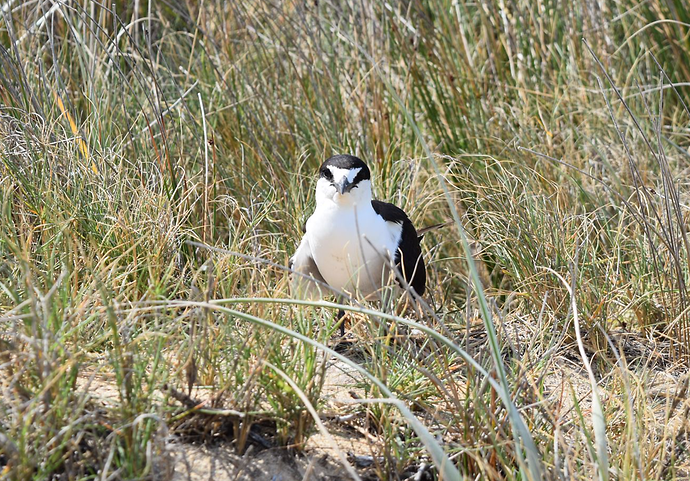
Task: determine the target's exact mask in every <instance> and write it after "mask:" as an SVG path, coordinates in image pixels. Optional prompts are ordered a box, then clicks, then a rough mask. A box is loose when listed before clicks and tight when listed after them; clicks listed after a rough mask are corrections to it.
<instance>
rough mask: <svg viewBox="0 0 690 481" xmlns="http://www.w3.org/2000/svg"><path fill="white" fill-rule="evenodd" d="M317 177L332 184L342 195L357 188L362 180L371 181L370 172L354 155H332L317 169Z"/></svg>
mask: <svg viewBox="0 0 690 481" xmlns="http://www.w3.org/2000/svg"><path fill="white" fill-rule="evenodd" d="M319 177H320V178H322V179H325V180H326V181H328V182H329V183H330V184H332V185H333V186H334V187H335V188H336V190H337V191H338V193H340V194H341V195H344V194H345V193H347V192H350V191H351V190H352V189H354V188H356V187H358V184H359V183H360V182H361V181H363V180H370V179H371V172H370V171H369V167H367V164H365V163H364V161H362V159H360V158H358V157H355V156H354V155H347V154H342V155H334V156H333V157H331V158H329V159H328V160H326V161H325V162H324V163H323V164H321V167H320V168H319Z"/></svg>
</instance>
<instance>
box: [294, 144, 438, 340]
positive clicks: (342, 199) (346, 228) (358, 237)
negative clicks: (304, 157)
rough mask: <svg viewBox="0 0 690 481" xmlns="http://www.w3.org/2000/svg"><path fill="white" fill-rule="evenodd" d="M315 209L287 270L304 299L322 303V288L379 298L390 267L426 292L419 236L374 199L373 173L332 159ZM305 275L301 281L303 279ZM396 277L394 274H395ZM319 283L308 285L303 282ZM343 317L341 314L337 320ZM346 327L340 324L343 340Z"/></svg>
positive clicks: (323, 170)
mask: <svg viewBox="0 0 690 481" xmlns="http://www.w3.org/2000/svg"><path fill="white" fill-rule="evenodd" d="M318 174H319V177H318V181H317V182H316V208H315V209H314V213H313V214H312V215H311V216H310V217H309V219H308V220H307V222H306V225H305V229H304V235H303V237H302V240H301V242H300V243H299V246H298V247H297V249H296V250H295V253H294V255H293V256H292V257H291V258H290V262H289V267H290V269H292V270H293V271H294V272H296V273H297V274H298V275H296V276H294V275H293V286H294V288H295V289H297V290H298V291H299V292H300V293H301V295H302V296H303V297H309V298H314V297H320V296H321V294H322V292H321V288H320V286H319V284H326V285H328V286H330V287H332V288H333V289H334V290H336V291H340V292H348V293H352V294H354V293H356V292H359V293H360V294H361V295H362V296H363V297H364V298H365V299H373V298H375V296H376V294H377V292H378V291H379V290H380V288H381V287H382V286H384V285H386V284H387V283H388V282H389V279H390V278H391V273H392V272H391V267H390V266H391V265H394V266H395V268H396V269H397V271H398V273H399V276H400V278H398V277H396V278H397V279H398V283H399V284H400V285H401V286H402V285H403V283H402V282H401V279H404V281H405V283H406V284H407V285H408V286H410V287H411V288H412V289H411V291H412V294H413V297H414V296H417V297H421V296H422V295H423V294H424V292H425V290H426V268H425V265H424V259H423V257H422V249H421V246H420V239H421V237H420V236H419V235H418V234H417V230H416V229H415V227H414V225H413V224H412V221H410V219H409V217H408V215H407V214H406V213H405V212H404V211H403V210H402V209H401V208H399V207H397V206H395V205H393V204H390V203H388V202H383V201H380V200H375V199H373V197H372V186H371V171H370V170H369V167H368V166H367V164H366V163H365V162H364V161H363V160H362V159H360V158H358V157H355V156H353V155H348V154H340V155H335V156H332V157H330V158H328V159H327V160H326V161H325V162H323V164H321V167H320V168H319V171H318ZM300 274H301V275H300ZM393 274H395V273H393ZM304 275H306V276H310V277H312V278H314V279H316V280H317V281H318V283H314V282H313V281H305V276H304ZM343 315H344V312H342V311H341V312H340V313H339V314H338V320H340V318H341V317H342V316H343ZM344 329H345V326H344V323H343V322H340V331H341V335H344Z"/></svg>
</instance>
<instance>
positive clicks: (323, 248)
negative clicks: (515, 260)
mask: <svg viewBox="0 0 690 481" xmlns="http://www.w3.org/2000/svg"><path fill="white" fill-rule="evenodd" d="M401 233H402V226H401V225H400V224H396V223H393V222H386V221H385V220H383V218H382V217H381V216H379V215H378V214H376V212H375V211H374V209H373V208H372V207H371V203H370V202H369V203H367V204H365V205H364V206H362V207H359V206H347V207H343V206H338V205H336V204H334V203H326V204H322V205H319V206H317V209H316V211H315V212H314V214H313V215H312V216H311V217H310V218H309V220H308V221H307V233H306V236H307V238H308V240H309V246H310V248H311V253H312V256H313V257H314V261H315V262H316V265H317V266H318V268H319V271H320V272H321V275H322V276H323V278H324V279H325V280H326V282H327V283H328V284H329V285H331V286H333V287H334V288H336V289H340V290H346V291H349V292H355V291H357V290H359V291H360V292H361V293H362V294H363V295H365V296H368V295H370V294H371V293H373V292H375V291H376V290H378V289H379V288H380V287H381V285H382V283H385V282H386V281H387V280H388V276H389V270H388V268H387V266H388V263H389V260H388V259H390V258H394V257H395V252H396V250H397V248H398V244H399V242H400V236H401Z"/></svg>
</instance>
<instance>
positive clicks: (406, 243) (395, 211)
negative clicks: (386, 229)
mask: <svg viewBox="0 0 690 481" xmlns="http://www.w3.org/2000/svg"><path fill="white" fill-rule="evenodd" d="M371 206H372V207H373V208H374V211H375V212H376V213H377V214H378V215H380V216H381V217H383V219H384V220H385V221H387V222H396V223H398V224H402V234H401V236H400V244H399V245H398V250H397V252H396V253H395V265H396V267H397V268H398V269H399V270H400V272H402V274H403V276H404V277H405V280H406V281H407V283H408V284H409V285H411V286H412V287H413V288H414V290H415V291H416V292H417V294H419V295H420V296H421V295H423V294H424V291H425V289H426V268H425V267H424V259H423V258H422V248H421V247H420V245H419V237H417V231H416V230H415V228H414V226H413V225H412V221H411V220H410V219H409V218H408V217H407V214H405V211H403V210H402V209H401V208H400V207H396V206H394V205H393V204H389V203H388V202H381V201H379V200H372V201H371Z"/></svg>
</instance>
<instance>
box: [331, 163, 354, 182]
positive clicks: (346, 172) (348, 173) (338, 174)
mask: <svg viewBox="0 0 690 481" xmlns="http://www.w3.org/2000/svg"><path fill="white" fill-rule="evenodd" d="M326 168H327V169H328V170H330V171H331V174H333V180H336V179H342V178H343V177H347V181H348V182H350V183H352V181H353V180H355V177H357V174H358V173H359V171H360V170H362V168H361V167H357V168H356V169H342V168H340V167H336V166H334V165H329V166H327V167H326Z"/></svg>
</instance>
